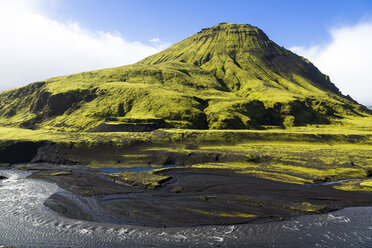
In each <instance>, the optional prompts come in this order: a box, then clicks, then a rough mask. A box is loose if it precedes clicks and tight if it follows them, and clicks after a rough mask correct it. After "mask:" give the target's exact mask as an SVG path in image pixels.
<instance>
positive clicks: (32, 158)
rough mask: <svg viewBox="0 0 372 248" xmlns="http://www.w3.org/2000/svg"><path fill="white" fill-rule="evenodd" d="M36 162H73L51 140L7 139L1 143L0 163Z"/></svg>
mask: <svg viewBox="0 0 372 248" xmlns="http://www.w3.org/2000/svg"><path fill="white" fill-rule="evenodd" d="M36 162H47V163H58V164H66V163H68V164H72V163H73V162H71V161H69V160H67V159H66V156H65V154H64V153H63V152H62V149H60V148H58V146H57V145H56V144H55V143H53V142H50V141H39V142H32V141H7V142H4V143H2V144H0V163H2V164H3V165H8V164H17V163H36Z"/></svg>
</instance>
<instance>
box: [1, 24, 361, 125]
mask: <svg viewBox="0 0 372 248" xmlns="http://www.w3.org/2000/svg"><path fill="white" fill-rule="evenodd" d="M366 111H368V110H367V109H366V108H365V107H363V106H361V105H359V104H358V103H357V102H355V101H354V100H352V98H351V97H346V96H344V95H342V94H341V93H340V91H339V90H338V88H337V87H336V86H335V85H334V84H333V83H332V82H331V81H330V79H329V77H328V76H326V75H324V74H322V73H321V72H320V71H319V70H318V69H317V68H316V67H315V66H314V65H313V64H312V63H311V62H309V61H308V60H307V59H305V58H303V57H300V56H298V55H296V54H294V53H293V52H291V51H289V50H286V49H284V48H283V47H280V46H278V45H277V44H275V43H274V42H273V41H271V40H270V39H269V38H268V37H267V35H266V34H265V33H264V32H263V31H261V30H260V29H259V28H257V27H253V26H250V25H247V24H231V23H221V24H219V25H216V26H214V27H211V28H206V29H203V30H201V31H200V32H199V33H197V34H195V35H193V36H191V37H189V38H187V39H185V40H183V41H181V42H179V43H177V44H175V45H173V46H172V47H170V48H168V49H166V50H164V51H162V52H160V53H158V54H155V55H153V56H150V57H148V58H146V59H144V60H142V61H140V62H138V63H136V64H133V65H129V66H122V67H117V68H111V69H104V70H98V71H91V72H83V73H78V74H73V75H68V76H63V77H56V78H51V79H48V80H45V81H40V82H36V83H33V84H30V85H27V86H25V87H21V88H17V89H12V90H8V91H5V92H2V93H1V94H0V125H10V126H19V127H24V128H33V129H35V128H48V129H55V130H71V131H72V130H73V131H86V130H91V129H92V128H93V129H94V128H97V126H100V125H103V124H102V123H107V124H110V123H111V125H114V124H118V123H132V124H133V123H134V124H149V123H154V122H156V123H162V124H161V125H163V126H165V127H177V128H197V129H250V128H264V126H266V125H276V126H292V125H304V124H315V123H319V124H328V123H331V122H332V121H333V120H335V119H338V118H342V117H345V116H347V115H358V116H362V115H364V114H365V113H366ZM98 130H99V129H98Z"/></svg>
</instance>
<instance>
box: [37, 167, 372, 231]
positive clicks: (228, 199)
mask: <svg viewBox="0 0 372 248" xmlns="http://www.w3.org/2000/svg"><path fill="white" fill-rule="evenodd" d="M72 171H73V174H71V175H61V176H43V175H42V174H41V172H36V173H34V174H33V175H32V176H31V177H32V178H39V179H44V180H48V181H53V182H56V183H57V184H58V185H59V186H60V187H61V188H64V189H66V190H68V191H70V192H72V193H74V194H77V195H80V196H82V197H84V199H88V200H89V201H91V202H94V204H93V205H94V208H96V209H99V210H100V211H101V212H102V211H103V212H104V213H105V216H106V217H107V218H106V219H105V220H102V219H100V218H98V217H96V216H93V215H89V213H87V212H85V211H84V209H82V208H81V207H80V206H79V204H76V203H75V202H74V201H72V200H71V199H69V198H67V197H66V196H63V195H59V194H58V193H57V194H55V195H53V196H51V198H50V199H49V200H48V201H47V202H46V205H47V206H48V207H50V208H51V209H52V210H54V211H57V212H59V213H61V214H63V215H66V216H68V217H71V218H76V219H84V220H94V221H111V222H118V223H133V224H141V225H153V226H197V225H221V224H237V223H260V222H268V221H279V220H283V219H287V218H290V217H293V216H299V215H303V214H314V213H316V214H319V213H326V212H328V211H332V210H337V209H341V208H345V207H353V206H371V205H372V197H371V196H372V192H347V191H339V190H335V189H334V188H332V187H331V186H323V185H314V186H303V185H294V184H286V183H281V182H274V181H270V180H265V179H260V178H256V177H252V176H249V175H242V174H236V173H232V172H228V171H223V170H214V169H193V168H174V169H168V170H165V171H163V172H161V174H163V175H168V176H170V177H171V180H168V181H167V182H165V183H163V184H162V185H161V187H160V188H157V189H155V190H148V189H144V188H141V187H136V186H130V185H127V184H125V182H120V181H118V182H115V181H113V180H112V179H110V178H109V177H106V176H104V175H97V174H95V173H94V172H92V171H85V170H82V169H77V168H76V169H74V168H72ZM309 206H310V207H309ZM311 210H313V211H311ZM243 214H251V215H255V217H249V216H245V215H243Z"/></svg>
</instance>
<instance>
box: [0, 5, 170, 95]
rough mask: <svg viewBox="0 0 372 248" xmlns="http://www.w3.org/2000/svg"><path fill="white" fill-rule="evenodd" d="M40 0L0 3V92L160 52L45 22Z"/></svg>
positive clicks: (70, 25)
mask: <svg viewBox="0 0 372 248" xmlns="http://www.w3.org/2000/svg"><path fill="white" fill-rule="evenodd" d="M42 2H43V0H27V1H25V0H2V1H0V54H1V60H0V89H1V90H3V89H7V88H13V87H17V86H21V85H25V84H26V83H30V82H34V81H38V80H43V79H46V78H49V77H53V76H58V75H65V74H70V73H75V72H81V71H87V70H94V69H102V68H107V67H114V66H120V65H125V64H131V63H134V62H136V61H138V60H140V59H142V58H145V57H146V56H149V55H151V54H154V53H156V52H158V51H160V50H161V49H162V48H163V43H162V42H161V41H160V39H159V40H157V41H156V42H155V43H156V44H154V45H151V46H150V45H146V44H142V43H140V42H129V41H126V40H125V39H124V38H123V37H121V35H120V34H119V33H110V32H104V31H98V30H96V31H94V30H93V31H92V30H87V29H85V28H82V27H81V25H80V24H79V23H75V22H60V21H56V20H53V19H51V18H48V17H46V16H44V15H43V14H42V11H40V9H39V8H38V6H40V3H42Z"/></svg>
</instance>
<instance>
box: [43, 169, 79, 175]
mask: <svg viewBox="0 0 372 248" xmlns="http://www.w3.org/2000/svg"><path fill="white" fill-rule="evenodd" d="M41 174H42V175H44V176H66V175H73V174H74V173H73V172H72V171H71V170H66V171H58V172H52V173H41Z"/></svg>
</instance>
